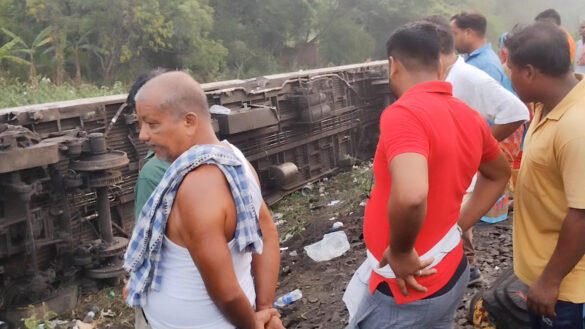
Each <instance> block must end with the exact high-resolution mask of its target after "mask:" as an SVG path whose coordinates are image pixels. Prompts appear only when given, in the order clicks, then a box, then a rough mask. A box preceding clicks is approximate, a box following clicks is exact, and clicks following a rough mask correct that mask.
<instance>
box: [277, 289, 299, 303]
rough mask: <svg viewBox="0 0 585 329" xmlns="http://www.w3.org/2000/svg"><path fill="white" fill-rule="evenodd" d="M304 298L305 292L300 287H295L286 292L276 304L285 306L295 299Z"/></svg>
mask: <svg viewBox="0 0 585 329" xmlns="http://www.w3.org/2000/svg"><path fill="white" fill-rule="evenodd" d="M301 298H303V293H302V292H301V290H299V289H295V290H293V291H291V292H289V293H287V294H284V295H282V296H280V297H278V299H277V300H276V301H275V302H274V306H276V307H283V306H284V305H287V304H290V303H292V302H294V301H297V300H299V299H301Z"/></svg>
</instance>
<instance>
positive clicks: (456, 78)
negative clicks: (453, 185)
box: [445, 57, 530, 192]
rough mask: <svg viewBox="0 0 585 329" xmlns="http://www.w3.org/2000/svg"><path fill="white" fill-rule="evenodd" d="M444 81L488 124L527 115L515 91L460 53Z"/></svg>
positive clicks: (504, 122)
mask: <svg viewBox="0 0 585 329" xmlns="http://www.w3.org/2000/svg"><path fill="white" fill-rule="evenodd" d="M445 81H448V82H451V84H452V85H453V96H455V97H457V98H459V99H460V100H462V101H464V102H465V103H466V104H467V105H469V107H471V108H472V109H474V110H476V111H477V112H479V114H480V115H481V116H482V117H483V118H484V119H486V120H487V121H488V123H489V124H490V125H492V124H498V125H501V124H507V123H511V122H516V121H528V120H529V119H530V113H529V112H528V108H527V107H526V105H524V103H522V101H521V100H520V99H519V98H518V97H517V96H516V95H514V94H512V93H511V92H509V91H508V90H507V89H506V88H504V87H503V86H502V85H501V84H500V83H499V82H497V81H496V80H495V79H494V78H492V77H491V76H489V75H488V74H487V73H485V72H484V71H482V70H480V69H478V68H477V67H475V66H473V65H470V64H467V63H465V60H463V58H462V57H458V58H457V60H456V61H455V63H453V66H452V67H451V70H449V73H448V74H447V77H446V78H445ZM476 179H477V176H473V180H472V181H471V185H470V186H469V188H468V189H467V192H473V189H474V187H475V181H476Z"/></svg>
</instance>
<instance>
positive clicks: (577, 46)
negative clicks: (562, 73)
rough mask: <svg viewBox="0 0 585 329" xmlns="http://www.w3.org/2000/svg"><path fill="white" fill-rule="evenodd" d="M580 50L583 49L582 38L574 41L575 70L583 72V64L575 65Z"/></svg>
mask: <svg viewBox="0 0 585 329" xmlns="http://www.w3.org/2000/svg"><path fill="white" fill-rule="evenodd" d="M581 51H583V39H581V40H579V41H577V42H576V43H575V72H578V73H585V65H577V59H579V56H581Z"/></svg>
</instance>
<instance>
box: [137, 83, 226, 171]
mask: <svg viewBox="0 0 585 329" xmlns="http://www.w3.org/2000/svg"><path fill="white" fill-rule="evenodd" d="M136 113H137V114H138V119H139V121H140V134H139V138H140V140H142V141H144V142H146V143H147V144H148V146H149V147H150V149H151V150H152V151H154V154H155V155H156V157H157V158H159V159H162V160H165V161H168V162H172V161H174V160H175V159H176V158H178V157H179V156H180V155H181V154H182V153H183V152H185V151H186V150H188V149H189V148H190V147H192V146H193V145H196V144H210V143H213V142H215V140H216V136H215V133H214V132H213V128H212V126H211V120H210V114H209V110H208V108H207V99H206V97H205V93H204V92H203V90H202V89H201V86H200V85H199V84H198V83H197V81H195V80H193V78H191V77H190V76H189V75H188V74H186V73H183V72H167V73H163V74H161V75H159V76H156V77H154V78H152V79H151V80H149V81H148V82H147V83H145V84H144V86H142V88H140V90H139V91H138V93H137V94H136Z"/></svg>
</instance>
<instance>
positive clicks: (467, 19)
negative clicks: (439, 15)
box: [451, 11, 487, 36]
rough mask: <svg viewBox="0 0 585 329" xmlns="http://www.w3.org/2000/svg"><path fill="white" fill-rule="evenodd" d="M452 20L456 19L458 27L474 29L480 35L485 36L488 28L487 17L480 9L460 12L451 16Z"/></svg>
mask: <svg viewBox="0 0 585 329" xmlns="http://www.w3.org/2000/svg"><path fill="white" fill-rule="evenodd" d="M451 21H454V22H455V25H457V27H458V28H460V29H462V30H465V29H472V30H473V31H475V33H477V34H479V35H480V36H484V35H485V32H486V30H487V19H486V18H485V16H484V15H483V14H482V13H480V12H478V11H462V12H459V13H457V14H455V15H453V16H451Z"/></svg>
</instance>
